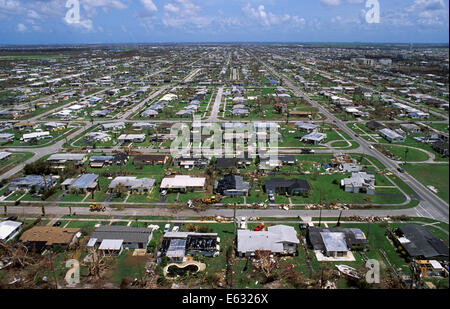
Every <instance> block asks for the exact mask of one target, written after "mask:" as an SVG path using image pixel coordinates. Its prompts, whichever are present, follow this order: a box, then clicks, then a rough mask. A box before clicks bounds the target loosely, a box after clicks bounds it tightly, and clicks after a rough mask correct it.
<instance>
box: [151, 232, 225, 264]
mask: <svg viewBox="0 0 450 309" xmlns="http://www.w3.org/2000/svg"><path fill="white" fill-rule="evenodd" d="M217 235H218V234H217V233H194V232H168V233H165V234H164V238H163V240H162V243H161V249H160V251H159V252H158V258H162V257H167V258H168V259H169V260H170V261H172V262H183V261H185V259H186V255H190V256H193V255H195V254H199V255H203V256H207V257H213V256H218V255H219V252H220V246H219V241H220V240H219V238H218V237H217Z"/></svg>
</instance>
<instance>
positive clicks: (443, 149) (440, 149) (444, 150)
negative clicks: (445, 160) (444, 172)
mask: <svg viewBox="0 0 450 309" xmlns="http://www.w3.org/2000/svg"><path fill="white" fill-rule="evenodd" d="M433 150H434V151H436V152H437V153H439V154H441V155H442V156H444V157H448V155H449V142H448V141H444V140H438V141H436V142H434V143H433Z"/></svg>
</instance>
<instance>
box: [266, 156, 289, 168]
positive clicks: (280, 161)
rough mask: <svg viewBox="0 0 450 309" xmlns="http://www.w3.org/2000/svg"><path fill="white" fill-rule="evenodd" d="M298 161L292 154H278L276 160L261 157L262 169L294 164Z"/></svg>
mask: <svg viewBox="0 0 450 309" xmlns="http://www.w3.org/2000/svg"><path fill="white" fill-rule="evenodd" d="M296 162H297V158H296V157H295V156H292V155H288V156H278V158H277V159H276V160H274V159H271V158H270V157H268V158H261V160H260V163H259V168H260V169H272V168H276V167H281V166H283V165H294V164H295V163H296Z"/></svg>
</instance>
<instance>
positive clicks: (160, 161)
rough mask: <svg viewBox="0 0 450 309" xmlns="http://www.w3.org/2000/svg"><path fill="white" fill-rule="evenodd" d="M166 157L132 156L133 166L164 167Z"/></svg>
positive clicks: (167, 157)
mask: <svg viewBox="0 0 450 309" xmlns="http://www.w3.org/2000/svg"><path fill="white" fill-rule="evenodd" d="M168 159H169V156H167V155H137V156H134V159H133V164H134V165H164V164H166V163H167V160H168Z"/></svg>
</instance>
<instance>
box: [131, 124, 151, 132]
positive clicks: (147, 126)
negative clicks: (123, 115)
mask: <svg viewBox="0 0 450 309" xmlns="http://www.w3.org/2000/svg"><path fill="white" fill-rule="evenodd" d="M132 127H133V129H134V130H137V131H140V130H151V129H154V128H155V127H156V124H154V123H149V122H137V123H133V125H132Z"/></svg>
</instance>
